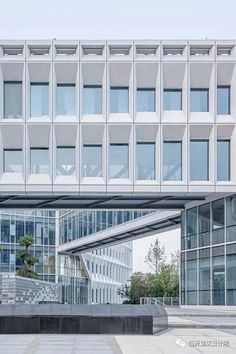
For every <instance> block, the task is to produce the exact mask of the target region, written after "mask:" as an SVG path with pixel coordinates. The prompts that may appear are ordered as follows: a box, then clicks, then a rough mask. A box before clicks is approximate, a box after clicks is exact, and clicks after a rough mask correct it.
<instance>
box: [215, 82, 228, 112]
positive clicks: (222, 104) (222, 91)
mask: <svg viewBox="0 0 236 354" xmlns="http://www.w3.org/2000/svg"><path fill="white" fill-rule="evenodd" d="M217 114H218V115H227V114H230V86H217Z"/></svg>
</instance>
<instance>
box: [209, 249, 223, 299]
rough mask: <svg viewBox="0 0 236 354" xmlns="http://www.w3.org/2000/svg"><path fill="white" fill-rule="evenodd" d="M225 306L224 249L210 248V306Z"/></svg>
mask: <svg viewBox="0 0 236 354" xmlns="http://www.w3.org/2000/svg"><path fill="white" fill-rule="evenodd" d="M224 304H225V257H224V247H222V246H219V247H213V248H212V305H224Z"/></svg>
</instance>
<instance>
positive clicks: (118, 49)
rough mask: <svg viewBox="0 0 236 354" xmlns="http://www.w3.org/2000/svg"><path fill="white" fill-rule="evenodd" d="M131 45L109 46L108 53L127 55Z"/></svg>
mask: <svg viewBox="0 0 236 354" xmlns="http://www.w3.org/2000/svg"><path fill="white" fill-rule="evenodd" d="M130 48H131V46H120V45H117V46H109V50H110V55H129V52H130Z"/></svg>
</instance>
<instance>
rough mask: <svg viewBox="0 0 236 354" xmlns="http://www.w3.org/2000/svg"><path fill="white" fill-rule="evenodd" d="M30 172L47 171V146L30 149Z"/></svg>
mask: <svg viewBox="0 0 236 354" xmlns="http://www.w3.org/2000/svg"><path fill="white" fill-rule="evenodd" d="M30 173H32V174H38V173H39V174H41V173H45V174H47V173H49V151H48V148H31V149H30Z"/></svg>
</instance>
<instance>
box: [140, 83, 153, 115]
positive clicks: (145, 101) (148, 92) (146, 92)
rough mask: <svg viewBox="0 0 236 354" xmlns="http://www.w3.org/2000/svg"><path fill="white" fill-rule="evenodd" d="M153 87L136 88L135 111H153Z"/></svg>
mask: <svg viewBox="0 0 236 354" xmlns="http://www.w3.org/2000/svg"><path fill="white" fill-rule="evenodd" d="M155 92H156V90H155V88H137V105H136V107H137V112H155Z"/></svg>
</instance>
